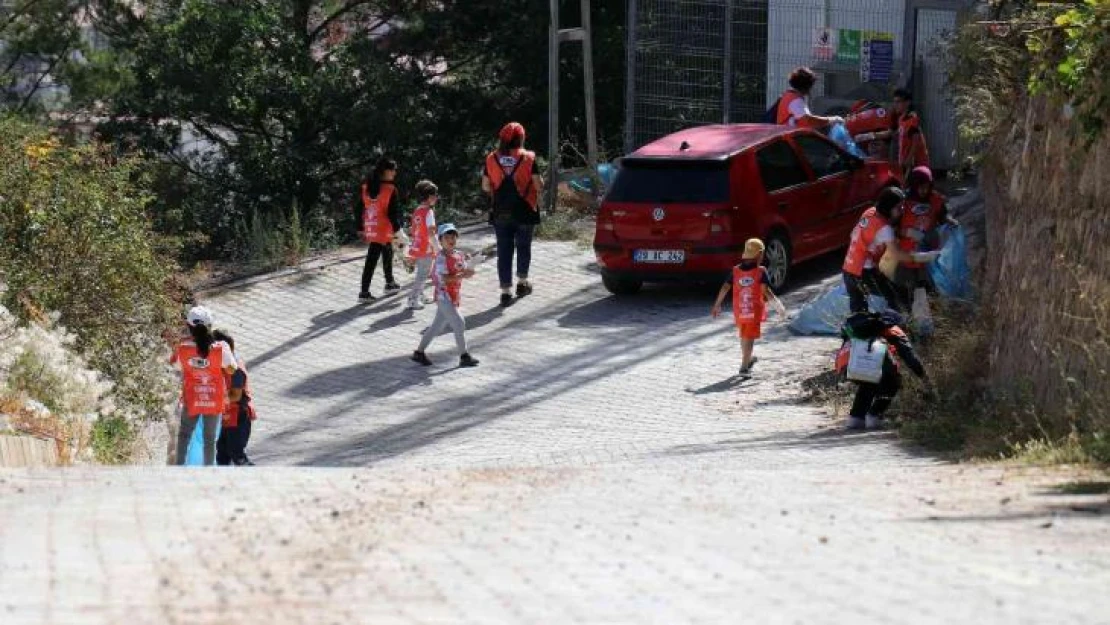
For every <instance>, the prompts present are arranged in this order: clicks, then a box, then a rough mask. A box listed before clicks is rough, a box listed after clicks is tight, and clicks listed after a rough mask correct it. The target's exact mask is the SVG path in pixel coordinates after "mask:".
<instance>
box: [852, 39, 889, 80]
mask: <svg viewBox="0 0 1110 625" xmlns="http://www.w3.org/2000/svg"><path fill="white" fill-rule="evenodd" d="M861 52H862V54H860V79H861V80H862V81H863V82H890V74H891V72H893V71H894V42H893V41H889V40H886V39H870V40H868V41H866V42H865V45H864V46H862V48H861Z"/></svg>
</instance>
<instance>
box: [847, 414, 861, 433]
mask: <svg viewBox="0 0 1110 625" xmlns="http://www.w3.org/2000/svg"><path fill="white" fill-rule="evenodd" d="M844 426H845V427H847V428H848V429H849V430H862V429H863V427H864V421H863V418H862V417H851V416H849V417H848V421H847V422H846V423H845V424H844Z"/></svg>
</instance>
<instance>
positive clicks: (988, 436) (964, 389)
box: [893, 306, 1110, 465]
mask: <svg viewBox="0 0 1110 625" xmlns="http://www.w3.org/2000/svg"><path fill="white" fill-rule="evenodd" d="M937 327H938V328H939V331H938V333H937V335H936V336H935V337H934V338H933V340H932V341H930V343H929V344H928V345H926V346H924V347H922V348H921V349H920V356H921V357H922V361H923V362H924V364H925V367H926V369H927V370H928V372H929V375H930V377H932V379H933V380H934V382H935V383H936V388H937V397H936V399H935V400H933V401H931V402H929V401H926V400H925V399H924V397H923V396H922V394H921V393H920V392H918V391H919V390H920V383H919V382H918V381H917V380H916V378H913V377H912V376H906V378H904V382H905V384H904V385H903V388H902V392H900V393H899V397H898V400H896V402H895V406H894V408H893V413H894V416H896V417H897V422H898V424H899V433H900V434H901V436H902V437H904V438H905V439H907V440H909V441H912V442H913V443H916V444H918V445H921V446H923V447H925V448H927V449H930V450H934V451H939V452H948V453H953V454H955V455H956V456H957V457H960V458H967V459H1003V458H1009V459H1015V460H1018V461H1021V462H1026V463H1029V464H1034V465H1052V464H1110V435H1108V434H1107V433H1105V432H1099V431H1095V432H1083V431H1081V429H1080V428H1079V427H1078V424H1080V423H1081V422H1082V419H1080V418H1078V417H1077V416H1076V415H1074V414H1070V413H1068V412H1067V411H1063V412H1061V413H1060V414H1054V415H1050V414H1045V413H1043V412H1041V411H1038V410H1037V408H1036V405H1035V401H1034V399H1033V392H1032V389H1033V387H1032V383H1031V381H1029V380H1014V381H1013V383H1012V384H1011V387H1010V388H1009V389H998V388H992V387H991V385H990V383H989V381H988V379H987V374H988V367H987V366H986V365H987V363H986V362H985V358H984V354H987V353H989V352H988V350H989V345H990V338H991V328H990V324H989V323H988V322H986V321H984V320H983V319H977V318H975V317H974V316H972V315H971V313H970V311H967V310H961V309H958V308H952V307H950V306H948V307H942V308H941V311H940V315H939V316H938V324H937Z"/></svg>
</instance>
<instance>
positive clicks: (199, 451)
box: [185, 417, 223, 467]
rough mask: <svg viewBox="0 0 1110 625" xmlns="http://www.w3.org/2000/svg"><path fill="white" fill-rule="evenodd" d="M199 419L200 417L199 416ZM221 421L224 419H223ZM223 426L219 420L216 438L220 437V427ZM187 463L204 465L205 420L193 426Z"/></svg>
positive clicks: (189, 464)
mask: <svg viewBox="0 0 1110 625" xmlns="http://www.w3.org/2000/svg"><path fill="white" fill-rule="evenodd" d="M197 419H198V420H199V419H200V417H197ZM220 421H223V419H221V420H220ZM221 428H223V423H219V422H217V425H216V438H217V439H218V438H219V437H220V429H221ZM185 464H186V465H187V466H198V467H199V466H204V421H203V420H199V421H198V423H197V427H195V428H193V437H192V438H190V439H189V451H188V452H186V454H185Z"/></svg>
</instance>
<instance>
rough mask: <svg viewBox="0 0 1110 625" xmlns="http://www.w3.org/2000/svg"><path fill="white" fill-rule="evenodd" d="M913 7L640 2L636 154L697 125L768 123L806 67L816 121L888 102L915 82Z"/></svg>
mask: <svg viewBox="0 0 1110 625" xmlns="http://www.w3.org/2000/svg"><path fill="white" fill-rule="evenodd" d="M905 2H906V0H631V5H634V6H630V9H631V10H630V12H629V15H630V19H629V48H630V54H629V67H628V72H629V77H628V79H629V85H630V89H629V93H628V103H627V105H628V106H629V107H630V108H629V115H628V120H627V122H628V126H629V127H628V128H626V144H627V145H626V149H630V150H631V149H635V148H636V147H639V146H641V145H643V144H644V143H647V142H649V141H651V140H653V139H657V138H659V137H661V136H663V135H666V134H668V133H671V132H674V131H676V130H679V129H681V128H686V127H689V126H692V125H697V124H712V123H722V122H757V121H760V119H761V118H762V117H763V115H764V113H765V112H766V110H767V109H768V107H770V106H771V105H772V104H773V103H774V102H775V100H777V99H778V97H779V96H780V95H781V94H782V92H783V91H784V90H785V89H786V88H787V78H788V77H789V75H790V72H791V71H792V70H793V69H794V68H795V67H798V66H801V65H805V66H808V67H811V68H812V69H814V70H815V71H816V73H817V74H818V83H817V86H816V87H815V89H814V90H813V93H812V94H811V108H812V109H813V110H814V112H817V113H821V112H843V111H844V110H846V109H847V107H848V106H850V104H851V103H852V102H853V101H855V100H858V99H869V100H885V99H886V98H887V97H889V92H890V89H891V87H892V85H895V84H900V81H902V80H903V79H904V75H905V72H904V71H903V70H902V49H903V43H904V42H903V40H902V31H903V28H904V18H905ZM726 85H727V88H726ZM726 111H727V114H726Z"/></svg>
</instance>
